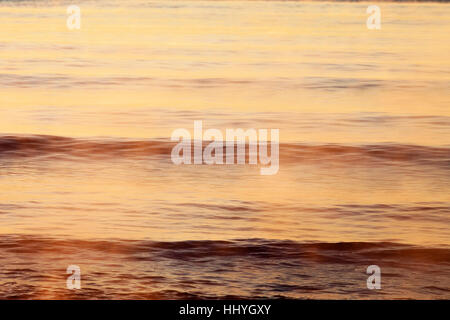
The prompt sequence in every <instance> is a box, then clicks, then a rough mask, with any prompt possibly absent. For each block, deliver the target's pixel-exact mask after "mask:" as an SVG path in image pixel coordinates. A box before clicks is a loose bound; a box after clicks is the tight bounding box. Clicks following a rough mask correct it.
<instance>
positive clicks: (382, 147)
mask: <svg viewBox="0 0 450 320" xmlns="http://www.w3.org/2000/svg"><path fill="white" fill-rule="evenodd" d="M176 143H177V142H172V141H169V140H165V139H154V140H130V139H114V138H103V139H101V138H97V139H82V138H79V139H76V138H67V137H58V136H47V135H3V136H0V158H4V157H39V156H50V157H57V158H59V159H71V158H72V157H77V158H79V157H81V158H111V157H123V158H136V157H152V156H163V157H165V158H168V159H169V158H170V153H171V150H172V148H173V147H174V146H175V145H176ZM209 143H210V142H209V141H203V148H204V147H206V146H207V145H208V144H209ZM248 149H249V145H248V143H247V145H246V150H247V157H248ZM269 149H270V147H269ZM223 152H224V154H225V152H226V150H225V147H223ZM192 154H193V153H192ZM280 158H281V159H282V160H283V161H284V162H285V163H304V162H310V161H316V160H327V161H334V162H339V163H361V161H370V162H374V161H384V162H385V163H397V162H401V163H413V164H426V165H437V166H443V167H444V168H447V169H448V168H450V148H446V147H430V146H419V145H404V144H395V143H384V144H383V143H379V144H370V145H342V144H321V145H312V144H295V143H281V144H280Z"/></svg>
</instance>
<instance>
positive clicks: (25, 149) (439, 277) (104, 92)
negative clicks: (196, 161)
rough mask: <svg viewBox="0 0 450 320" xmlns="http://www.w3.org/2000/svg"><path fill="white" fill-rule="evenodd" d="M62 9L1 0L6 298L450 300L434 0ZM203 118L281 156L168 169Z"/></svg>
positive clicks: (133, 1)
mask: <svg viewBox="0 0 450 320" xmlns="http://www.w3.org/2000/svg"><path fill="white" fill-rule="evenodd" d="M70 4H73V3H72V2H65V1H0V21H1V23H0V266H1V269H0V298H2V299H113V298H114V299H180V298H199V299H215V298H300V299H318V298H319V299H322V298H325V299H348V298H352V299H393V298H394V299H449V298H450V230H449V227H450V143H449V141H450V108H449V107H450V59H449V52H450V19H449V18H450V6H449V5H448V4H447V3H394V2H381V3H379V6H380V9H381V30H368V29H367V27H366V19H367V17H368V15H367V14H366V8H367V6H368V3H363V2H357V3H350V2H278V1H166V0H161V1H144V0H130V1H112V0H95V1H79V2H78V3H77V5H78V6H80V8H81V29H80V30H68V29H67V27H66V19H67V17H68V14H67V13H66V8H67V6H68V5H70ZM370 4H372V3H370ZM195 120H202V121H203V127H204V129H205V130H206V129H209V128H217V129H220V130H225V129H226V128H243V129H248V128H261V129H271V128H274V129H279V130H280V165H279V172H278V173H277V174H276V175H271V176H263V175H260V171H259V169H260V166H259V165H248V164H247V165H180V166H176V165H174V164H173V163H172V161H171V157H170V154H171V150H172V148H173V146H174V142H171V141H170V136H171V134H172V132H173V131H174V130H175V129H177V128H186V129H187V130H189V131H190V132H193V125H194V121H195ZM69 265H77V266H79V267H80V268H81V286H82V289H81V290H68V289H67V288H66V279H67V277H68V275H67V274H66V268H67V267H68V266H69ZM370 265H378V266H379V267H380V269H381V279H382V280H381V283H382V284H381V285H382V288H381V289H380V290H369V289H367V285H366V280H367V277H368V276H369V275H368V274H366V269H367V267H368V266H370Z"/></svg>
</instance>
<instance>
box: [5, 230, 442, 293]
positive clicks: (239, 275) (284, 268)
mask: <svg viewBox="0 0 450 320" xmlns="http://www.w3.org/2000/svg"><path fill="white" fill-rule="evenodd" d="M0 250H1V254H0V262H1V263H2V265H3V266H4V267H3V268H2V269H1V270H0V298H2V299H224V298H227V299H250V298H252V299H264V298H266V299H267V298H272V299H273V298H328V299H329V298H339V297H340V298H342V297H343V296H344V295H345V297H346V298H358V299H367V298H377V297H378V298H379V295H380V294H382V295H383V297H384V298H399V297H401V298H416V299H417V298H421V297H424V296H425V297H427V298H428V299H429V298H430V297H433V298H440V299H442V298H443V297H444V298H445V297H446V296H448V292H449V290H450V289H449V288H448V281H446V280H447V279H448V276H449V273H450V249H449V248H445V247H419V246H413V245H406V244H399V243H392V242H335V243H332V242H310V243H302V242H294V241H285V240H273V239H240V240H227V241H217V240H203V241H202V240H199V241H176V242H166V241H146V240H119V239H116V240H114V239H110V240H80V239H73V240H70V239H60V238H48V237H42V236H31V235H29V236H26V235H2V236H0ZM124 262H126V263H124ZM71 264H76V265H79V266H80V268H81V280H82V290H67V289H66V288H65V283H66V277H67V275H66V268H67V266H68V265H71ZM373 264H375V265H379V266H380V267H381V268H382V283H383V290H382V291H381V293H377V295H376V296H377V297H375V296H373V295H371V292H370V291H369V290H367V289H366V279H367V274H366V268H367V267H368V266H370V265H373Z"/></svg>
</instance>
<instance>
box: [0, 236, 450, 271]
mask: <svg viewBox="0 0 450 320" xmlns="http://www.w3.org/2000/svg"><path fill="white" fill-rule="evenodd" d="M0 248H1V250H2V252H3V253H21V254H38V255H40V254H45V253H46V252H51V253H71V252H73V253H75V252H76V251H77V250H81V251H85V252H86V251H90V252H91V253H95V254H98V253H99V252H102V253H103V254H107V255H111V254H112V255H114V254H116V255H127V256H129V258H131V259H134V260H148V261H152V259H155V257H159V258H168V259H174V260H180V261H196V260H202V259H205V258H207V259H222V258H227V257H247V258H249V259H265V260H267V261H268V263H269V262H270V261H274V262H278V261H279V260H280V259H281V260H282V259H287V260H289V259H295V260H296V259H301V260H302V261H304V262H305V263H306V262H314V263H318V262H320V263H345V264H347V263H362V262H364V261H367V260H373V259H382V260H383V261H385V262H386V261H387V260H390V261H391V262H394V261H395V262H401V261H403V263H408V262H409V263H411V262H412V263H430V264H442V265H446V266H450V248H448V247H422V246H416V245H409V244H401V243H393V242H296V241H291V240H276V239H275V240H273V239H259V238H256V239H234V240H187V241H172V242H169V241H166V242H165V241H148V240H120V239H112V240H79V239H58V238H46V237H40V236H27V235H2V236H0Z"/></svg>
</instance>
